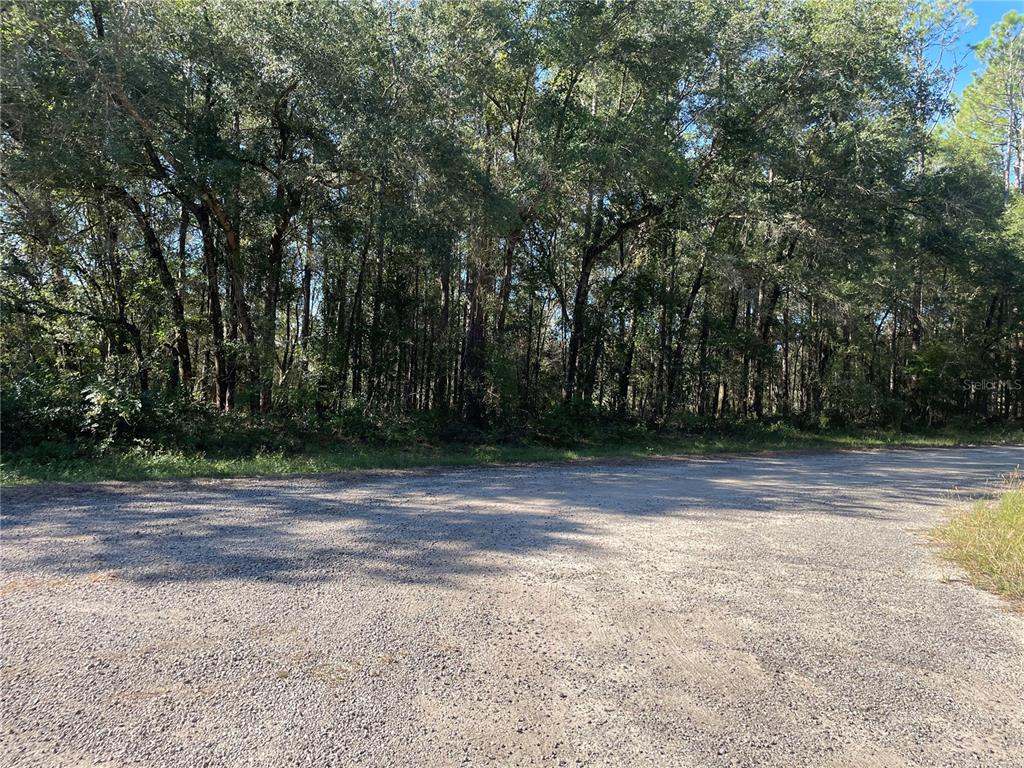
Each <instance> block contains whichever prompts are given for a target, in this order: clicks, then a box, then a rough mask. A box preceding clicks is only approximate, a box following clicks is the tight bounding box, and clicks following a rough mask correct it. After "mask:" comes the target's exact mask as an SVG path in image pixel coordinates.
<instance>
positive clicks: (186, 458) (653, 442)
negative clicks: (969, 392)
mask: <svg viewBox="0 0 1024 768" xmlns="http://www.w3.org/2000/svg"><path fill="white" fill-rule="evenodd" d="M970 443H1024V430H1021V429H1015V430H1005V429H1004V430H995V431H984V432H964V431H952V430H945V431H931V432H925V433H920V434H909V433H900V432H893V431H883V430H871V431H856V432H824V433H822V432H805V431H801V430H798V429H796V428H794V427H790V426H785V425H778V424H777V425H774V426H771V427H750V428H746V429H742V430H739V431H735V430H734V431H732V432H729V433H723V434H717V435H716V434H708V435H673V436H662V435H653V434H652V435H651V436H650V437H649V438H648V439H644V440H642V441H639V442H637V441H632V442H630V441H625V442H622V441H619V442H611V441H608V442H596V441H590V442H581V443H580V444H578V445H574V446H572V447H569V448H561V447H553V446H548V445H542V444H518V445H517V444H485V445H460V444H430V443H420V444H414V445H411V446H409V447H393V446H392V447H374V446H370V445H364V444H358V443H357V444H349V443H344V444H339V445H338V447H336V448H330V449H323V448H317V449H314V450H311V451H308V452H284V451H271V452H259V453H251V454H250V453H241V452H240V453H237V454H233V455H232V454H225V455H213V454H207V453H198V452H187V451H181V450H171V449H148V450H147V449H142V448H135V449H131V450H122V451H111V452H107V453H104V454H101V455H96V456H90V455H85V456H82V455H74V454H72V453H69V454H68V455H65V456H61V457H59V458H57V457H40V456H27V457H25V456H17V455H15V456H7V457H5V459H6V460H5V461H4V462H3V463H2V464H0V483H2V484H3V485H8V486H9V485H22V484H27V483H39V482H91V481H98V480H160V479H173V478H191V477H248V476H255V475H287V474H300V473H319V472H341V471H346V470H356V469H407V468H413V467H426V466H467V465H486V464H514V463H524V462H543V461H569V460H576V459H588V458H620V457H621V458H637V457H645V456H646V457H649V456H671V455H686V454H698V455H699V454H707V453H721V452H749V451H764V450H793V449H819V450H829V449H843V448H882V447H896V446H918V447H934V446H952V445H963V444H970Z"/></svg>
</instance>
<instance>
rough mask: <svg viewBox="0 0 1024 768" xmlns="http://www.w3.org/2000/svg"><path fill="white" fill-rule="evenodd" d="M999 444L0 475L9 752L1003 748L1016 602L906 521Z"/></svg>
mask: <svg viewBox="0 0 1024 768" xmlns="http://www.w3.org/2000/svg"><path fill="white" fill-rule="evenodd" d="M1018 465H1022V466H1024V447H1001V448H973V449H955V450H924V451H922V450H901V451H880V452H845V453H831V454H819V455H815V454H786V455H774V456H759V457H745V458H743V457H740V458H738V457H716V458H705V459H696V460H655V461H647V462H640V463H618V464H617V463H594V464H585V465H546V466H529V467H506V468H486V469H471V470H456V471H426V472H413V473H400V474H391V475H386V474H380V475H362V476H355V477H351V476H350V477H348V478H338V477H333V478H331V477H305V478H298V479H296V478H289V479H263V480H236V481H189V482H173V483H139V484H118V483H111V484H101V485H91V486H78V487H68V486H64V487H62V486H49V487H45V488H44V487H37V488H24V489H13V490H9V491H7V492H5V494H4V498H3V510H2V512H3V523H2V555H0V558H2V559H0V566H2V578H0V595H2V597H0V600H2V619H3V629H2V640H0V643H2V644H0V649H2V670H0V671H2V682H3V693H2V696H3V707H4V711H3V724H2V728H0V764H2V765H17V766H57V765H61V766H63V765H80V766H99V765H104V766H122V765H124V766H127V765H144V766H160V767H161V768H164V767H176V766H189V767H191V766H204V765H208V766H268V767H269V766H274V767H275V768H276V767H277V766H287V765H304V766H332V765H367V766H370V765H373V766H383V765H395V766H403V767H404V766H429V767H433V766H459V765H472V766H480V765H508V766H522V765H544V766H549V765H550V766H556V765H569V766H573V765H582V766H658V767H659V768H661V767H663V766H833V767H838V766H851V767H852V766H857V767H861V766H885V767H886V768H891V767H893V766H957V767H960V766H970V765H978V766H986V767H990V766H1021V765H1024V616H1021V615H1020V614H1014V613H1013V612H1012V611H1010V610H1008V609H1007V607H1006V606H1005V605H1004V604H1002V603H1000V601H999V600H998V599H996V598H995V597H993V596H991V595H988V594H986V593H983V592H980V591H977V590H975V589H974V588H973V587H971V586H969V585H968V584H966V583H964V581H963V578H962V574H961V573H960V572H959V571H958V570H957V569H956V568H955V567H954V566H952V565H949V564H947V563H944V562H943V561H941V560H940V559H939V558H938V557H937V556H936V553H935V551H934V550H933V549H932V547H931V545H930V544H929V543H928V539H927V529H928V528H929V527H930V526H932V525H934V524H935V523H936V522H938V521H939V520H941V518H942V515H943V514H944V511H945V510H946V509H947V508H948V507H949V505H951V504H955V503H957V502H958V501H959V502H963V501H965V500H967V499H970V498H972V497H975V496H977V495H978V494H982V493H985V492H987V491H990V490H991V488H992V485H991V484H992V483H993V482H995V481H996V480H997V479H998V476H999V475H1000V473H1003V472H1007V471H1009V470H1011V469H1013V468H1014V467H1015V466H1018ZM954 489H959V490H956V491H954Z"/></svg>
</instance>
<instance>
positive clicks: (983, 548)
mask: <svg viewBox="0 0 1024 768" xmlns="http://www.w3.org/2000/svg"><path fill="white" fill-rule="evenodd" d="M935 539H936V540H937V541H938V542H939V543H940V544H941V545H942V546H943V554H944V555H945V557H947V558H948V559H949V560H952V561H953V562H956V563H959V564H960V565H961V566H962V567H963V568H964V569H965V570H966V571H967V573H968V574H969V576H970V578H971V581H972V582H973V583H974V584H976V585H977V586H979V587H982V588H983V589H987V590H989V591H991V592H995V593H996V594H999V595H1002V596H1004V597H1006V598H1008V599H1009V600H1010V601H1012V602H1014V603H1016V604H1017V605H1019V606H1021V607H1024V474H1021V472H1020V471H1019V470H1018V471H1016V472H1014V473H1013V474H1011V475H1009V476H1008V477H1007V478H1006V489H1005V491H1004V492H1003V493H1002V494H1001V495H1000V497H999V498H998V499H996V500H995V501H988V502H979V503H977V504H975V505H973V506H972V507H971V508H970V509H968V510H967V511H965V512H962V513H960V514H958V515H956V516H954V517H953V518H951V519H950V520H949V521H948V522H946V523H945V524H944V525H943V526H941V527H940V528H938V529H936V531H935Z"/></svg>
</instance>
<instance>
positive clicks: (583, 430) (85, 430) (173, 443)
mask: <svg viewBox="0 0 1024 768" xmlns="http://www.w3.org/2000/svg"><path fill="white" fill-rule="evenodd" d="M89 414H91V416H92V418H91V419H86V421H85V422H84V426H83V424H82V423H80V422H78V421H77V420H76V419H74V418H72V419H70V420H69V422H68V423H65V424H64V425H63V430H64V431H61V424H60V423H59V422H49V423H47V422H45V421H44V417H45V414H37V420H35V421H34V422H33V421H26V422H21V423H17V422H16V423H15V424H14V428H8V427H6V426H5V430H4V453H3V463H2V464H0V482H2V483H3V484H5V485H11V484H24V483H34V482H50V481H94V480H143V479H170V478H187V477H239V476H249V475H279V474H292V473H318V472H335V471H342V470H350V469H385V468H411V467H424V466H463V465H479V464H504V463H519V462H541V461H566V460H575V459H588V458H615V457H621V458H628V457H644V456H671V455H682V454H705V453H716V452H717V453H721V452H747V451H765V450H796V449H811V448H814V449H843V448H881V447H894V446H920V447H929V446H952V445H969V444H979V443H1024V429H1022V428H1020V427H1010V426H991V427H987V428H986V427H982V428H979V427H975V426H969V425H961V426H946V427H943V428H933V429H921V430H917V431H910V432H901V431H898V430H891V429H880V428H864V427H855V426H852V425H827V424H826V425H823V424H817V425H812V424H799V423H795V422H783V421H775V422H772V423H763V422H745V423H743V422H731V423H721V422H715V423H711V422H702V421H699V420H688V421H680V422H677V423H675V424H673V425H672V426H670V427H662V428H653V427H651V426H650V425H647V424H643V423H640V422H634V421H629V420H625V419H617V418H616V417H615V416H614V415H612V414H607V413H603V412H600V411H590V410H581V409H570V410H567V409H564V408H563V409H555V410H553V411H552V412H550V413H549V414H547V416H546V417H544V418H542V419H538V420H536V421H534V422H531V423H529V424H527V425H526V426H522V425H520V426H516V427H514V428H511V427H510V428H508V429H506V430H498V429H491V430H489V431H483V430H480V429H477V428H475V427H473V426H471V425H468V424H465V423H461V422H453V421H450V420H447V419H440V418H435V417H431V416H429V415H422V414H421V415H419V416H415V415H409V416H404V417H403V416H400V415H396V414H392V413H387V412H382V413H373V412H368V411H365V410H361V409H355V408H351V409H348V410H346V411H345V412H343V414H342V415H341V416H340V417H334V418H331V419H329V420H326V421H322V420H317V419H316V418H299V417H294V418H290V419H284V418H267V417H258V416H252V415H249V414H245V413H242V412H237V413H233V414H218V413H216V412H215V411H214V412H211V411H209V410H207V409H205V408H204V407H203V406H198V405H191V406H184V405H182V406H179V407H177V408H172V409H167V410H166V412H165V413H163V415H161V412H160V411H159V410H157V411H154V412H151V413H149V414H148V415H146V416H145V417H142V416H139V417H137V419H136V418H133V417H132V415H131V414H121V415H119V416H112V415H111V414H110V413H109V412H107V411H103V410H102V409H101V411H100V412H99V413H96V412H94V411H89ZM78 418H81V414H79V415H78Z"/></svg>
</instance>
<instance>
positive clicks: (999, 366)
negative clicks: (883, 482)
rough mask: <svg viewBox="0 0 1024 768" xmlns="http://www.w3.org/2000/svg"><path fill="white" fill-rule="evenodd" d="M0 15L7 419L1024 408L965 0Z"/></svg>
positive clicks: (1019, 222) (1001, 139) (1015, 48)
mask: <svg viewBox="0 0 1024 768" xmlns="http://www.w3.org/2000/svg"><path fill="white" fill-rule="evenodd" d="M0 14H2V25H3V32H2V34H3V50H2V53H3V64H2V66H3V110H2V130H3V135H2V141H3V154H4V167H3V175H2V193H3V198H2V209H0V210H2V214H3V219H4V235H3V238H4V239H3V278H2V285H0V290H2V300H3V313H4V319H3V340H4V345H3V352H2V379H3V387H4V391H5V410H6V412H5V420H6V421H7V423H8V425H9V424H10V423H11V418H13V417H17V416H19V415H20V417H22V418H27V416H26V414H27V413H28V410H30V411H31V414H32V418H34V419H45V418H46V414H47V413H50V414H52V413H53V412H55V411H56V410H60V409H61V408H65V407H72V406H75V407H80V408H84V409H86V410H87V411H88V412H89V413H95V412H96V411H97V409H99V410H102V408H104V407H107V408H114V409H115V410H116V409H122V410H125V411H132V410H133V409H136V410H137V409H139V408H142V407H143V406H144V405H145V403H147V402H150V401H153V400H160V401H163V402H176V403H182V404H184V403H189V402H191V403H196V402H201V403H209V404H211V406H212V407H216V408H218V409H221V410H224V411H229V410H236V409H237V410H240V411H251V412H256V413H278V414H289V413H304V414H316V415H318V416H324V417H330V416H331V415H332V414H337V413H340V412H344V411H345V410H346V409H350V408H352V407H353V404H355V405H356V406H358V407H366V408H371V409H374V410H376V411H379V412H384V413H395V414H398V413H408V412H413V411H417V412H418V411H430V412H432V413H434V414H438V415H439V418H441V419H442V420H449V421H462V422H465V423H469V424H475V425H482V426H488V427H503V426H508V425H516V424H524V423H528V422H529V421H530V420H531V419H533V418H536V417H538V416H539V415H542V414H545V413H550V412H551V411H552V410H553V409H558V408H562V407H565V406H569V407H570V408H571V409H575V410H577V411H578V410H579V409H585V408H588V407H589V408H591V409H594V410H596V411H597V412H599V413H604V414H607V415H608V416H609V417H611V416H612V415H619V416H622V417H624V418H628V419H638V420H642V421H643V422H645V423H648V424H653V425H671V424H673V423H680V422H685V421H686V420H687V419H693V418H700V419H703V420H708V421H710V420H715V419H728V420H733V419H742V418H769V417H786V418H791V419H794V420H803V421H806V422H809V423H814V424H818V423H822V422H823V421H826V420H827V421H828V422H829V423H864V424H868V423H874V424H886V425H892V424H899V423H906V422H909V421H914V422H928V423H935V422H942V421H944V420H948V419H950V418H953V417H970V418H975V419H992V418H1000V419H1008V418H1021V417H1022V416H1024V392H1022V391H1021V387H1020V384H1019V382H1020V380H1021V379H1022V378H1024V373H1022V366H1024V202H1022V200H1024V196H1022V185H1024V121H1022V107H1024V94H1022V83H1024V76H1022V73H1024V66H1022V62H1024V43H1022V39H1021V28H1022V17H1021V16H1019V15H1016V14H1013V13H1011V14H1008V15H1007V17H1006V18H1005V19H1004V21H1003V22H1002V23H1001V24H1000V25H998V26H997V27H996V28H995V29H993V31H992V34H991V36H990V37H989V38H988V40H987V41H986V42H985V43H984V44H983V46H982V47H981V48H979V56H981V57H982V58H983V60H984V67H983V68H982V69H981V71H979V72H977V73H976V74H975V80H974V82H973V84H972V85H970V86H968V88H967V90H966V92H965V95H964V98H963V99H962V100H961V101H960V102H959V103H955V100H954V99H952V98H951V97H950V95H949V89H950V84H951V81H952V77H953V75H954V74H955V71H956V67H957V65H958V63H957V60H956V48H955V46H954V42H955V40H956V38H957V35H958V34H959V33H961V32H962V31H963V30H964V29H966V27H967V25H968V24H969V23H970V19H969V18H968V17H969V14H968V12H967V11H966V10H965V9H964V8H963V7H962V4H958V3H952V2H937V3H910V2H906V1H905V0H828V1H825V0H796V1H795V2H776V1H775V0H740V2H737V1H736V0H692V2H680V1H678V0H634V1H632V2H631V1H628V0H623V1H621V2H615V1H613V0H608V2H580V1H579V0H531V1H529V2H528V1H527V0H423V1H422V2H418V3H400V2H390V1H389V0H376V1H372V0H365V1H361V2H341V1H338V0H309V1H304V2H262V3H257V2H248V1H244V0H235V1H231V0H205V1H196V2H178V1H172V0H149V1H148V2H144V3H139V2H115V1H114V0H93V1H92V2H51V3H40V2H29V1H25V2H22V1H19V0H11V1H9V2H5V3H4V4H3V7H2V11H0ZM76 404H77V406H76ZM26 409H28V410H26Z"/></svg>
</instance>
